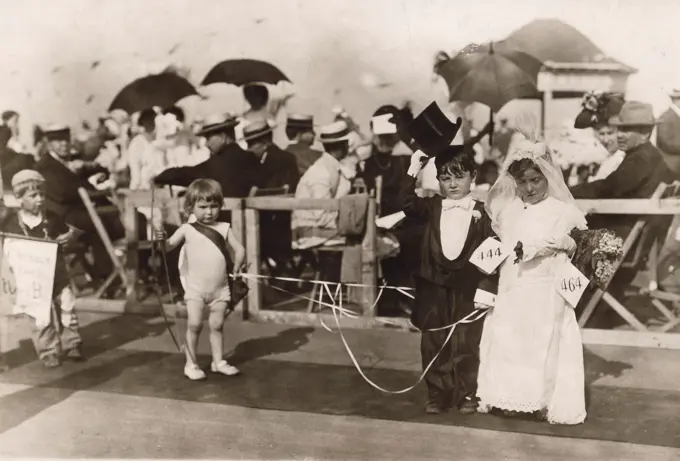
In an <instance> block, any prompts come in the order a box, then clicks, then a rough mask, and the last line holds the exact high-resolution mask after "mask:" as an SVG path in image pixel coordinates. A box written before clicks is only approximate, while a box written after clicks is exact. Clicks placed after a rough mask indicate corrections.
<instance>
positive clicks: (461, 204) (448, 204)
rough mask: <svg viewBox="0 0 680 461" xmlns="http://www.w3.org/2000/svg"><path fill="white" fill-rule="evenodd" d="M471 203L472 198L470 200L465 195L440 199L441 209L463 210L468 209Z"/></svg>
mask: <svg viewBox="0 0 680 461" xmlns="http://www.w3.org/2000/svg"><path fill="white" fill-rule="evenodd" d="M471 203H472V200H470V197H465V198H461V199H457V200H454V199H448V198H445V199H444V200H442V209H444V210H450V209H452V208H462V209H464V210H469V209H470V204H471Z"/></svg>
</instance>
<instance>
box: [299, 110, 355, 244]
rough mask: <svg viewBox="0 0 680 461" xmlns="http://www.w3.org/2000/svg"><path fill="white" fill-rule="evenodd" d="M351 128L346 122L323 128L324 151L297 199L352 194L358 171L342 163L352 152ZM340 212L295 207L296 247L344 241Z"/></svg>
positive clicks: (307, 175)
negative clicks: (339, 231)
mask: <svg viewBox="0 0 680 461" xmlns="http://www.w3.org/2000/svg"><path fill="white" fill-rule="evenodd" d="M350 133H351V131H350V129H349V127H348V126H347V123H345V122H344V121H337V122H333V123H331V124H330V125H326V126H324V127H322V128H321V130H320V134H319V140H320V141H321V143H322V144H323V147H324V153H323V154H322V155H321V157H319V159H318V160H317V161H316V162H314V164H313V165H312V166H311V167H309V169H308V170H307V171H306V172H305V174H303V175H302V178H300V182H299V183H298V187H297V190H296V191H295V197H296V198H317V199H318V198H340V197H344V196H345V195H347V194H349V192H350V190H351V188H352V179H354V177H355V176H356V171H355V170H353V169H352V168H351V167H350V166H348V165H345V164H343V163H341V161H342V160H343V159H344V158H345V157H347V154H348V153H349V139H350ZM337 218H338V212H337V211H331V210H294V211H293V222H292V228H293V242H294V243H295V246H296V247H297V248H311V247H314V246H319V245H324V244H326V245H328V244H334V243H342V241H343V239H342V238H341V237H340V236H339V235H338V230H337Z"/></svg>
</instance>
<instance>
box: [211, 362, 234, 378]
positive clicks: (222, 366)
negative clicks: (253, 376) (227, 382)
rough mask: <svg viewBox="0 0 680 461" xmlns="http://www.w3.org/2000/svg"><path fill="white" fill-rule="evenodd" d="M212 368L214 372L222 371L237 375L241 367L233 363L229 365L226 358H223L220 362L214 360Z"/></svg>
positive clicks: (228, 374)
mask: <svg viewBox="0 0 680 461" xmlns="http://www.w3.org/2000/svg"><path fill="white" fill-rule="evenodd" d="M210 370H211V371H212V372H213V373H222V374H223V375H227V376H235V375H237V374H239V373H240V371H239V369H238V368H236V367H235V366H233V365H229V364H228V363H227V361H226V360H221V361H220V363H215V362H212V363H211V364H210Z"/></svg>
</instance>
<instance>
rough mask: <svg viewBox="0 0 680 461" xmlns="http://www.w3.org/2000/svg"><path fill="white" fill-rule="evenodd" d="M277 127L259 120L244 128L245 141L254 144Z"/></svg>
mask: <svg viewBox="0 0 680 461" xmlns="http://www.w3.org/2000/svg"><path fill="white" fill-rule="evenodd" d="M275 127H276V126H275V125H273V124H271V123H269V122H268V121H266V120H258V121H254V122H251V123H249V124H248V125H246V126H245V127H244V128H243V138H242V140H243V141H246V142H253V141H255V140H257V139H260V138H262V137H264V136H265V135H268V134H269V133H271V132H272V131H274V128H275Z"/></svg>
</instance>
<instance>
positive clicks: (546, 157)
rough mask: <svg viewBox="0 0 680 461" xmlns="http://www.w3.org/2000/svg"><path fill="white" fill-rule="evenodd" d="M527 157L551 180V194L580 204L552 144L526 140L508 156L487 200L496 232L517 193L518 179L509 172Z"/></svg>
mask: <svg viewBox="0 0 680 461" xmlns="http://www.w3.org/2000/svg"><path fill="white" fill-rule="evenodd" d="M525 158H526V159H530V160H531V161H532V162H534V163H535V164H536V165H537V166H538V168H539V169H540V170H541V173H543V176H545V177H546V179H547V180H548V196H550V197H553V198H556V199H557V200H560V201H561V202H565V203H569V204H572V205H574V206H576V201H575V200H574V197H573V196H572V195H571V192H569V188H568V187H567V184H566V183H565V182H564V176H563V175H562V170H561V169H560V167H559V166H558V165H557V164H556V163H555V162H554V160H553V158H552V155H551V153H550V149H548V146H546V145H545V144H544V143H542V142H534V141H531V140H529V139H523V140H522V141H520V142H518V143H517V145H516V146H515V147H514V148H513V150H512V152H510V153H509V154H508V156H507V157H506V158H505V161H504V162H503V167H502V169H501V174H500V175H499V177H498V180H497V181H496V183H495V184H494V185H493V186H492V187H491V189H490V190H489V194H488V196H487V199H486V204H485V208H486V212H487V214H488V215H489V217H490V218H491V223H492V226H493V229H494V231H496V232H499V229H498V225H499V217H500V214H501V213H502V211H503V210H504V209H506V208H507V207H508V205H510V203H511V202H512V201H513V200H514V199H515V197H516V196H517V188H516V185H515V180H514V179H513V178H512V176H510V174H509V173H508V167H509V166H510V165H511V164H512V163H513V162H515V161H517V160H521V159H525Z"/></svg>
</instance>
